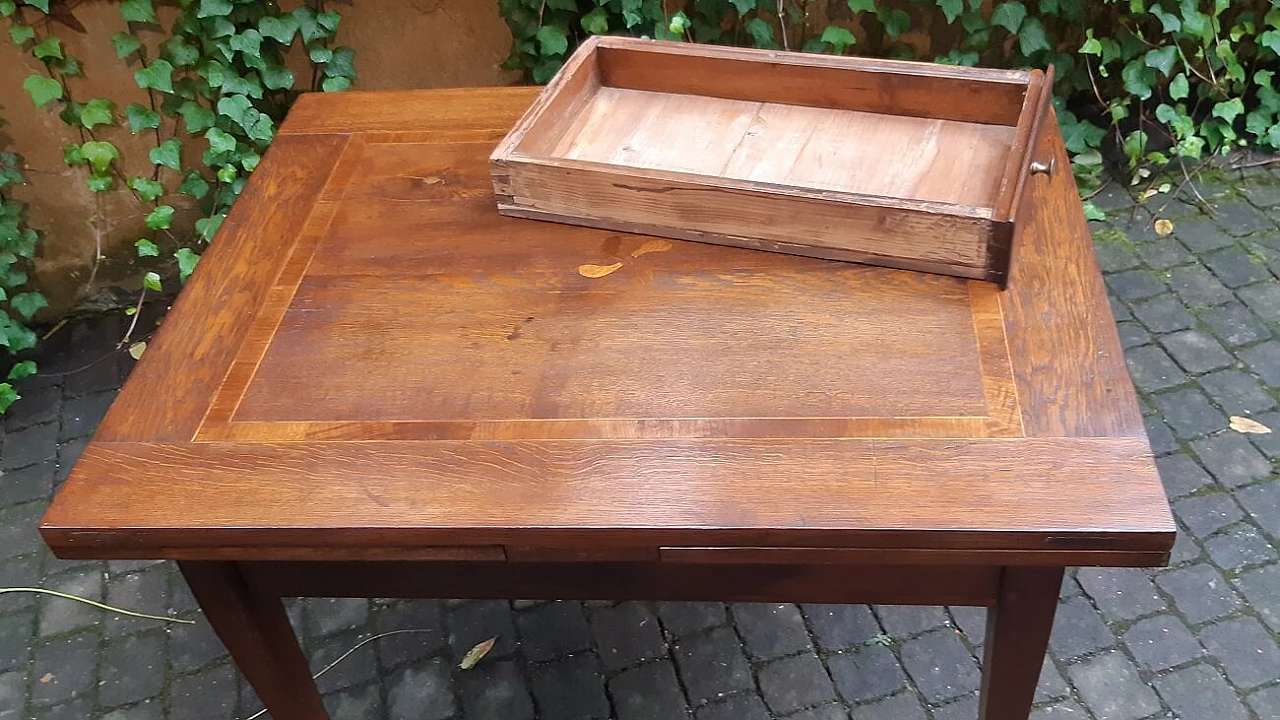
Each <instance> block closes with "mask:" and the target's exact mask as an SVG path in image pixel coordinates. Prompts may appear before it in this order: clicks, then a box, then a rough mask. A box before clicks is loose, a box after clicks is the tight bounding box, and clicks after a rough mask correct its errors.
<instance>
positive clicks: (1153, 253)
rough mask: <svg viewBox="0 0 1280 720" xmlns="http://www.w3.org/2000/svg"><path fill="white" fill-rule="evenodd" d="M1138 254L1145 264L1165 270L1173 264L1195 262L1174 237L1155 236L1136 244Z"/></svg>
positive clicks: (1193, 257) (1192, 256)
mask: <svg viewBox="0 0 1280 720" xmlns="http://www.w3.org/2000/svg"><path fill="white" fill-rule="evenodd" d="M1137 250H1138V256H1139V257H1141V258H1142V261H1143V262H1144V263H1146V264H1147V266H1149V267H1152V268H1155V269H1157V270H1165V269H1168V268H1171V267H1173V266H1175V265H1186V264H1187V263H1192V262H1195V259H1196V258H1195V256H1194V255H1192V254H1191V252H1190V251H1189V250H1187V248H1186V246H1185V245H1183V244H1182V243H1180V242H1178V241H1177V240H1175V239H1174V238H1171V237H1168V238H1156V239H1155V240H1148V241H1146V242H1143V243H1140V244H1139V245H1138V246H1137Z"/></svg>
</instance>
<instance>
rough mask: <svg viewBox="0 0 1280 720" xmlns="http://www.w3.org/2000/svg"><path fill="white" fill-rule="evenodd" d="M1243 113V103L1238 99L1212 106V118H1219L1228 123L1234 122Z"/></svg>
mask: <svg viewBox="0 0 1280 720" xmlns="http://www.w3.org/2000/svg"><path fill="white" fill-rule="evenodd" d="M1243 112H1244V101H1243V100H1241V99H1240V98H1238V97H1234V98H1231V99H1230V100H1225V101H1223V102H1220V103H1217V104H1215V105H1214V106H1213V116H1214V117H1220V118H1222V119H1223V120H1226V121H1227V122H1228V123H1232V122H1235V120H1236V118H1238V117H1240V114H1241V113H1243Z"/></svg>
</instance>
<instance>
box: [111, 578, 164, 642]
mask: <svg viewBox="0 0 1280 720" xmlns="http://www.w3.org/2000/svg"><path fill="white" fill-rule="evenodd" d="M169 573H170V569H169V568H168V567H167V566H165V565H155V566H152V567H150V568H148V569H146V570H143V571H142V572H136V573H129V574H127V575H119V576H114V577H110V578H108V580H107V604H108V605H112V606H115V607H138V608H146V609H147V613H148V614H151V615H161V616H163V615H164V614H165V610H166V609H167V608H168V607H169ZM103 625H104V629H105V630H106V633H107V635H108V636H109V637H110V636H119V635H128V634H131V633H136V632H141V631H143V630H149V629H155V628H161V627H163V626H164V625H165V623H162V622H160V621H159V620H145V619H143V618H136V617H129V616H128V615H119V614H117V613H107V614H106V615H105V616H104V618H103Z"/></svg>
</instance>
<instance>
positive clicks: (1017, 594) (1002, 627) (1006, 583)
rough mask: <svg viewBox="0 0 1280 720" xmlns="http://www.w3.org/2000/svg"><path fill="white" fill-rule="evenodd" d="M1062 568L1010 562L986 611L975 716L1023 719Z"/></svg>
mask: <svg viewBox="0 0 1280 720" xmlns="http://www.w3.org/2000/svg"><path fill="white" fill-rule="evenodd" d="M1061 586H1062V568H1055V567H1039V568H1026V567H1024V568H1011V567H1007V568H1005V569H1004V571H1003V572H1002V573H1001V576H1000V590H999V599H998V600H997V602H996V604H995V607H993V608H991V609H989V610H988V611H987V637H986V641H985V642H984V643H983V658H982V666H983V675H982V693H981V695H980V699H979V703H980V706H979V710H978V717H979V720H1025V718H1026V717H1027V712H1028V711H1029V710H1030V709H1031V702H1032V700H1033V699H1034V697H1035V694H1036V683H1037V682H1038V681H1039V679H1040V669H1041V662H1042V661H1043V660H1044V653H1045V649H1046V647H1047V646H1048V644H1049V632H1050V631H1051V630H1052V629H1053V615H1054V612H1055V611H1056V610H1057V607H1058V590H1059V588H1061Z"/></svg>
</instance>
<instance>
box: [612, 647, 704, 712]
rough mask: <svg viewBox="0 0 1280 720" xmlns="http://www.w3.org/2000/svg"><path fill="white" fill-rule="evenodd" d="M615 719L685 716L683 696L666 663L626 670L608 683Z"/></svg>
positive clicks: (671, 670) (673, 669) (671, 668)
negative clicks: (616, 717) (616, 715)
mask: <svg viewBox="0 0 1280 720" xmlns="http://www.w3.org/2000/svg"><path fill="white" fill-rule="evenodd" d="M609 694H610V696H612V697H613V708H614V711H615V712H616V713H617V714H618V720H679V719H681V718H685V717H687V715H686V710H685V703H684V695H683V694H681V692H680V683H679V682H678V681H677V680H676V671H675V668H674V667H673V666H672V665H671V661H669V660H660V661H658V662H653V663H649V664H647V665H641V666H639V667H636V668H632V669H630V670H625V671H623V672H621V673H619V674H618V676H617V677H615V678H613V679H612V680H610V681H609Z"/></svg>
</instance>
